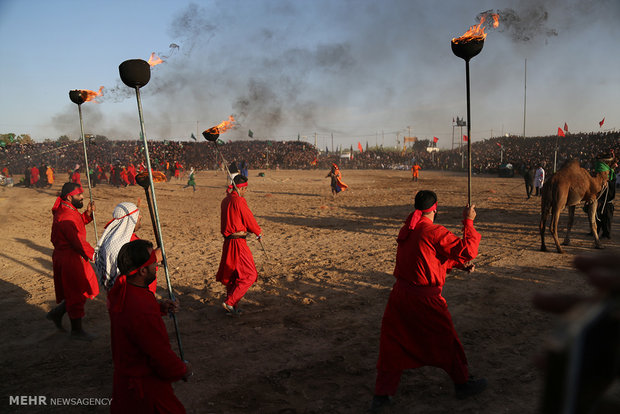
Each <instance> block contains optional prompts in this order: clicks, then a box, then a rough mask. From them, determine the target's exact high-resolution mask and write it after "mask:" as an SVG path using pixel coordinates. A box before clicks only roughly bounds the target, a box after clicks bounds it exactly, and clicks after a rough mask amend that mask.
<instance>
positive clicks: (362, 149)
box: [357, 142, 364, 152]
mask: <svg viewBox="0 0 620 414" xmlns="http://www.w3.org/2000/svg"><path fill="white" fill-rule="evenodd" d="M357 149H358V150H360V152H364V148H362V143H361V142H358V143H357Z"/></svg>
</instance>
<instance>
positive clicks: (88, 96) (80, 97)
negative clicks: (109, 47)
mask: <svg viewBox="0 0 620 414" xmlns="http://www.w3.org/2000/svg"><path fill="white" fill-rule="evenodd" d="M102 91H103V86H102V87H100V88H99V91H97V92H95V91H89V90H87V89H75V90H72V91H69V99H71V102H73V103H74V104H77V106H78V113H79V114H80V132H81V135H82V144H83V146H84V164H85V165H86V180H87V182H88V196H89V198H90V202H91V203H92V202H93V190H92V187H91V186H90V167H89V166H88V154H87V152H86V139H85V138H84V122H83V121H82V104H83V103H84V102H88V101H92V100H93V99H95V98H96V97H98V96H101V94H102V93H103V92H102ZM92 214H93V226H94V228H95V241H96V242H97V244H99V236H97V220H95V212H94V211H93V213H92Z"/></svg>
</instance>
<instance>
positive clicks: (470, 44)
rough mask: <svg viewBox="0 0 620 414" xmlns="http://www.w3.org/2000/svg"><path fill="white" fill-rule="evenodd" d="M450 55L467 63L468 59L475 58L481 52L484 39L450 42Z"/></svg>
mask: <svg viewBox="0 0 620 414" xmlns="http://www.w3.org/2000/svg"><path fill="white" fill-rule="evenodd" d="M451 44H452V53H454V54H455V55H456V56H458V57H460V58H461V59H464V60H465V61H469V59H471V58H473V57H474V56H476V55H477V54H478V53H480V51H481V50H482V47H483V46H484V39H472V40H470V41H467V42H459V43H456V42H454V40H452V43H451Z"/></svg>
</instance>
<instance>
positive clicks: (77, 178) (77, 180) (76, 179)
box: [71, 171, 82, 187]
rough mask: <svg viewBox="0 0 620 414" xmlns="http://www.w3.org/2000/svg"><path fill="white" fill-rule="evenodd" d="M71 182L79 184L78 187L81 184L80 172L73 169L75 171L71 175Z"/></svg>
mask: <svg viewBox="0 0 620 414" xmlns="http://www.w3.org/2000/svg"><path fill="white" fill-rule="evenodd" d="M71 182H72V183H76V184H79V185H80V187H81V186H82V179H81V177H80V173H79V172H77V171H75V172H74V173H73V175H72V176H71Z"/></svg>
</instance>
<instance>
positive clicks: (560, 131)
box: [558, 127, 566, 137]
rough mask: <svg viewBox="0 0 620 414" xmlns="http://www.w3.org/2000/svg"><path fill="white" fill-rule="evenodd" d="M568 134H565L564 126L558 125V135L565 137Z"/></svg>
mask: <svg viewBox="0 0 620 414" xmlns="http://www.w3.org/2000/svg"><path fill="white" fill-rule="evenodd" d="M565 136H566V135H564V131H562V128H560V127H558V137H565Z"/></svg>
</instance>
